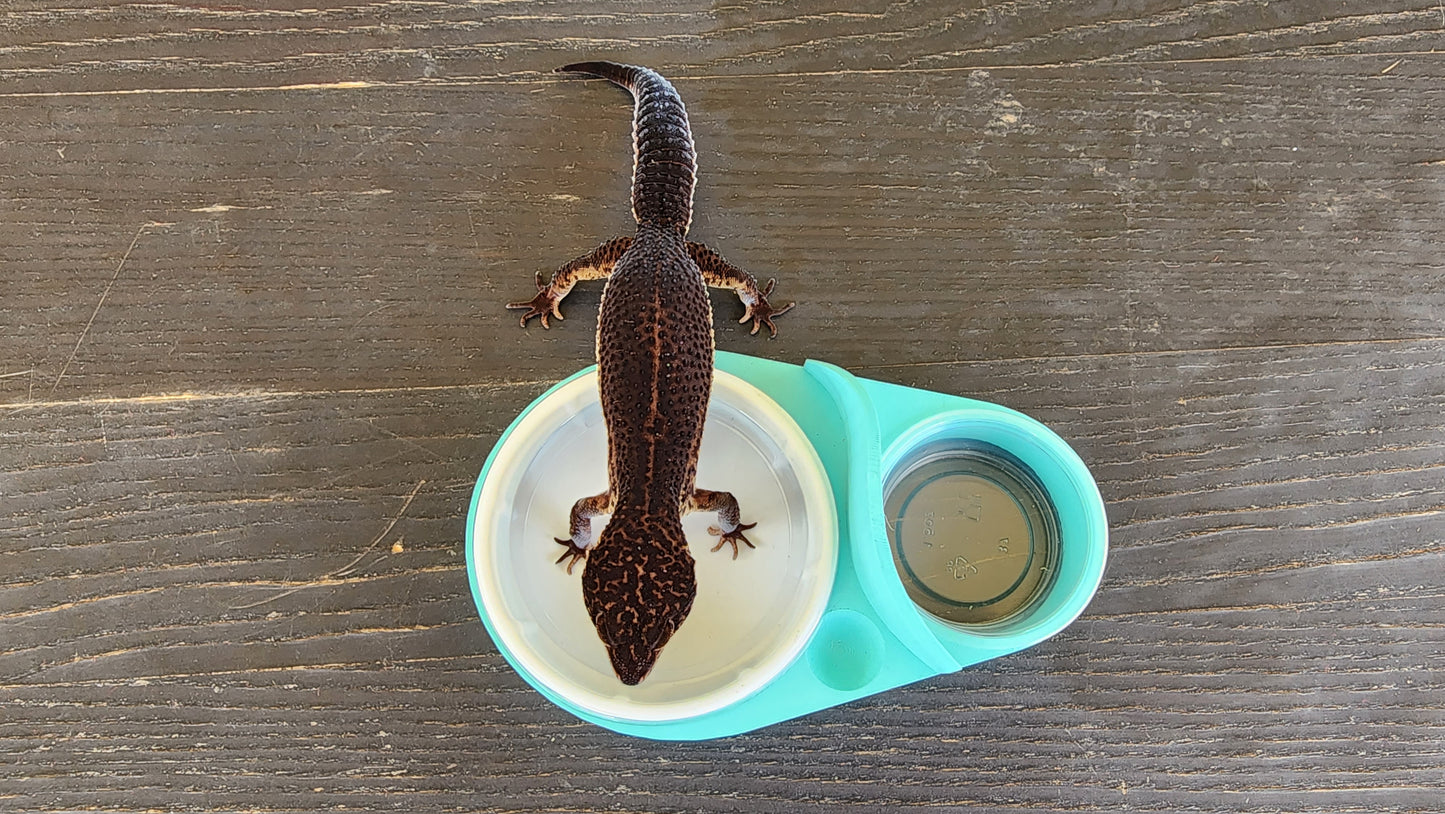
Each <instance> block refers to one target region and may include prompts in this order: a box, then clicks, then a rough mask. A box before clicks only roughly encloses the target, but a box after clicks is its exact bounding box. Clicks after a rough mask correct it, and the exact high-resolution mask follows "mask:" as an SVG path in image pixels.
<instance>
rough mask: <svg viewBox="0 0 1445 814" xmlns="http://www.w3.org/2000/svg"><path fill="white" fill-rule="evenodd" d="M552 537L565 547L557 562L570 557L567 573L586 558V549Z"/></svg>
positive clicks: (559, 563)
mask: <svg viewBox="0 0 1445 814" xmlns="http://www.w3.org/2000/svg"><path fill="white" fill-rule="evenodd" d="M552 539H553V540H557V545H562V546H566V547H567V550H566V551H563V552H562V556H560V557H558V558H557V564H558V565H561V564H562V561H563V560H565V559H567V558H568V557H571V558H572V559H571V561H569V562H568V563H567V573H568V574H571V573H572V566H574V565H576V564H577V562H578V561H579V560H584V559H586V558H587V549H585V548H582V547H581V546H579V545H577V544H576V543H574V542H572V541H571V540H558V539H557V538H556V537H553V538H552ZM714 550H716V549H714Z"/></svg>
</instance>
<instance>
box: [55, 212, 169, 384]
mask: <svg viewBox="0 0 1445 814" xmlns="http://www.w3.org/2000/svg"><path fill="white" fill-rule="evenodd" d="M153 225H155V224H152V223H143V224H141V226H140V228H139V229H136V230H135V237H133V238H131V240H130V246H128V247H127V248H126V250H125V254H123V255H121V257H120V262H119V263H116V264H115V273H113V274H111V275H110V282H108V283H106V284H105V289H104V290H103V291H101V292H100V301H99V302H97V303H96V304H95V310H94V311H91V312H90V319H88V320H86V321H85V327H84V328H82V329H81V331H80V338H79V339H76V340H75V347H73V348H71V349H70V356H69V358H67V359H66V360H65V364H63V365H61V366H60V375H58V376H56V377H55V383H54V384H52V385H50V394H51V395H52V396H53V395H55V390H56V388H58V387H60V380H61V379H63V378H65V372H66V371H67V370H69V369H70V363H71V362H74V361H75V356H76V354H77V353H79V352H80V346H81V344H83V343H84V342H85V337H86V335H87V334H89V333H90V326H92V325H94V324H95V317H96V315H97V314H99V313H100V308H101V306H103V305H105V298H106V297H109V296H110V290H111V288H113V287H114V286H115V281H116V280H117V279H119V278H120V271H121V269H123V268H125V261H127V260H129V259H130V253H131V252H133V251H135V247H136V244H137V243H140V236H141V235H143V234H145V230H146V229H148V228H149V227H151V226H153Z"/></svg>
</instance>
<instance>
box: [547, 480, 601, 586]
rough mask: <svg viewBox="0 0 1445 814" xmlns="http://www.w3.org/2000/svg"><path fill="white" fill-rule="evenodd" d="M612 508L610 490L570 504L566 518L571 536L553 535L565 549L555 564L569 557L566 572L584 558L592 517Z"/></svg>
mask: <svg viewBox="0 0 1445 814" xmlns="http://www.w3.org/2000/svg"><path fill="white" fill-rule="evenodd" d="M613 508H614V505H613V500H612V492H611V491H610V490H609V491H606V492H603V493H602V494H600V495H593V496H592V497H584V498H582V499H581V500H579V501H577V502H576V503H573V504H572V513H571V515H570V516H569V518H568V533H570V534H571V535H572V536H571V537H568V538H567V539H565V540H564V539H561V538H557V537H554V538H552V539H553V540H556V541H557V544H558V545H561V546H566V547H567V550H566V551H563V552H562V556H560V557H558V558H557V564H558V565H561V564H562V561H563V560H566V559H567V558H568V557H571V560H569V561H568V562H567V573H568V574H570V573H572V566H574V565H576V564H577V563H578V561H579V560H583V559H586V557H587V551H588V550H589V549H590V548H591V547H592V543H593V539H592V518H594V517H597V516H598V515H602V514H611V513H612V510H613Z"/></svg>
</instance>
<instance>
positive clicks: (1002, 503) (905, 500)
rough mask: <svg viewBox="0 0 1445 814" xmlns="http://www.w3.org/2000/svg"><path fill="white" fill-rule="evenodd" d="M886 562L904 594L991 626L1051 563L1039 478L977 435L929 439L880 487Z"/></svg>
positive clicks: (1042, 580)
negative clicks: (895, 572) (889, 559)
mask: <svg viewBox="0 0 1445 814" xmlns="http://www.w3.org/2000/svg"><path fill="white" fill-rule="evenodd" d="M884 512H885V516H886V519H887V529H888V538H889V543H890V546H891V548H892V551H893V562H894V565H895V566H896V567H897V569H898V574H899V577H900V578H902V580H903V584H904V587H905V588H906V589H907V591H908V596H909V598H910V599H912V600H913V602H914V604H916V605H918V606H919V607H920V608H922V609H923V610H925V611H927V612H928V613H930V614H932V615H933V616H935V617H937V618H939V619H942V620H943V621H946V622H951V623H954V624H957V625H964V626H976V625H992V624H995V623H999V622H1002V621H1005V620H1008V619H1010V618H1013V617H1015V616H1017V615H1018V614H1019V613H1020V612H1022V611H1024V610H1026V609H1028V608H1029V607H1031V606H1032V605H1033V604H1034V603H1035V602H1036V600H1037V599H1038V598H1039V596H1040V595H1041V594H1042V593H1043V592H1044V591H1045V590H1046V589H1047V588H1048V586H1049V583H1050V580H1051V579H1052V577H1053V574H1054V573H1055V571H1056V567H1057V560H1058V548H1059V522H1058V518H1057V516H1056V514H1055V512H1054V508H1053V506H1052V505H1051V504H1050V503H1049V500H1048V498H1047V497H1046V495H1045V492H1044V490H1043V488H1042V487H1041V486H1040V485H1039V483H1038V479H1037V478H1036V477H1035V476H1034V475H1033V473H1032V472H1031V471H1030V470H1029V469H1028V467H1027V466H1025V465H1024V464H1023V463H1022V462H1021V461H1019V460H1018V459H1017V458H1015V457H1014V456H1013V455H1010V454H1009V453H1008V452H1006V451H1004V450H1003V449H1002V448H1000V447H997V446H994V445H993V444H989V443H987V442H983V441H976V440H971V439H949V440H941V441H935V442H933V443H930V444H927V445H925V446H923V447H921V448H920V449H918V450H915V451H914V452H913V454H911V455H909V456H908V457H907V458H905V459H904V460H903V461H901V462H900V464H899V465H898V466H897V467H896V468H895V469H894V474H893V475H892V476H891V477H889V479H888V483H887V484H886V485H885V488H884Z"/></svg>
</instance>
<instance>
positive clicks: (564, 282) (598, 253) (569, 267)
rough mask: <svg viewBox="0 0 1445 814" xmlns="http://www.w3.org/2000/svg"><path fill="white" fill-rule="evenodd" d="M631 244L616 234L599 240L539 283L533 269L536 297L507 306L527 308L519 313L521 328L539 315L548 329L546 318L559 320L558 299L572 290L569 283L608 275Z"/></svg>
mask: <svg viewBox="0 0 1445 814" xmlns="http://www.w3.org/2000/svg"><path fill="white" fill-rule="evenodd" d="M631 245H632V238H630V237H619V238H616V239H613V240H609V241H607V242H606V243H603V244H602V245H601V246H598V247H597V248H595V249H593V250H592V251H590V252H588V253H587V254H584V255H582V256H581V257H579V258H577V259H576V260H573V261H572V262H570V263H567V264H566V265H564V266H562V267H561V268H559V269H557V270H556V271H554V272H552V279H551V280H550V281H548V282H543V280H542V272H540V271H539V272H537V296H535V297H533V298H532V299H530V300H528V301H527V302H509V303H507V307H508V308H510V309H513V310H517V309H522V308H525V309H527V313H525V314H523V315H522V327H523V328H525V327H527V320H529V319H531V318H532V317H541V318H542V327H543V328H550V327H552V326H551V325H548V324H547V317H548V316H554V317H556V318H558V319H562V318H563V317H562V311H561V305H562V298H563V297H565V296H567V295H568V294H570V293H571V292H572V286H574V285H576V284H577V283H579V282H582V281H583V280H600V279H602V278H604V277H607V276H609V275H611V274H612V267H613V266H615V265H617V260H618V258H620V257H622V253H623V252H625V251H627V247H629V246H631Z"/></svg>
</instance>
